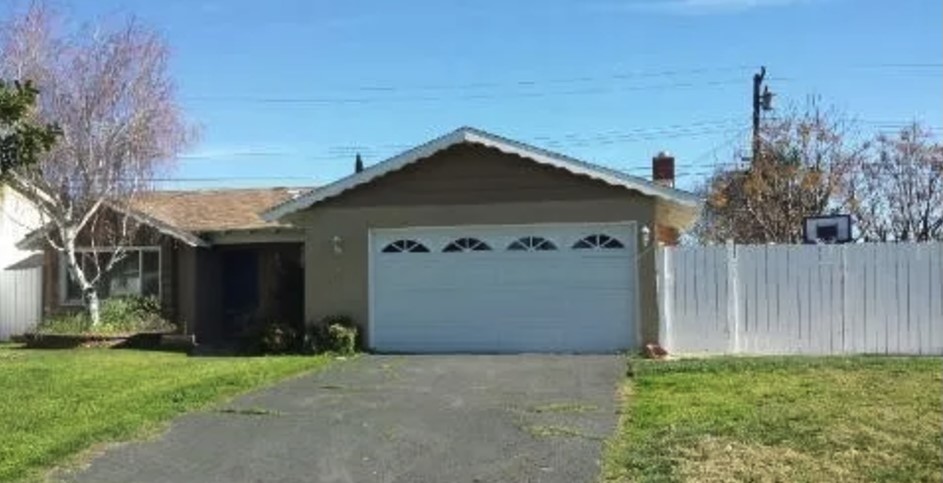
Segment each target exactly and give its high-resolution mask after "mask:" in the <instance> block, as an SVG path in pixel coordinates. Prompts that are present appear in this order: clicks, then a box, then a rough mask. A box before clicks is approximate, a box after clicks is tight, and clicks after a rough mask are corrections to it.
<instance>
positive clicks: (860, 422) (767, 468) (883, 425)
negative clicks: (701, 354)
mask: <svg viewBox="0 0 943 483" xmlns="http://www.w3.org/2000/svg"><path fill="white" fill-rule="evenodd" d="M630 365H631V367H632V368H633V371H634V377H630V378H629V379H628V381H627V382H626V384H625V387H624V395H625V402H624V404H625V407H624V413H623V417H622V421H621V423H620V428H619V430H618V432H617V434H616V435H615V436H614V437H613V439H612V440H611V441H610V442H609V443H608V446H607V450H606V456H605V469H604V475H603V479H604V481H698V482H710V481H731V482H732V481H758V482H759V481H783V482H785V481H789V482H791V481H799V482H801V481H809V482H813V481H814V482H818V481H900V482H904V481H907V482H910V481H934V482H939V481H941V477H943V476H941V475H943V463H941V457H940V451H941V444H943V440H941V437H943V429H941V428H943V392H941V391H943V360H941V359H940V358H879V357H856V358H763V359H759V358H756V359H753V358H750V359H748V358H720V359H709V360H679V361H671V362H657V361H636V360H632V361H631V364H630Z"/></svg>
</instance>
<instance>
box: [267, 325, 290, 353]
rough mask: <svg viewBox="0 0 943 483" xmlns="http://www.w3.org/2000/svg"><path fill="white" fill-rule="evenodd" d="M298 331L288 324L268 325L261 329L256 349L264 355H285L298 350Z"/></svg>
mask: <svg viewBox="0 0 943 483" xmlns="http://www.w3.org/2000/svg"><path fill="white" fill-rule="evenodd" d="M298 342H299V337H298V331H296V330H295V329H294V327H292V326H290V325H288V324H279V323H270V324H266V325H265V327H263V328H262V333H261V336H260V338H259V347H258V349H259V350H260V351H261V352H262V353H265V354H285V353H288V352H295V351H297V350H298V346H299V344H298Z"/></svg>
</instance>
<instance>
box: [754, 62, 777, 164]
mask: <svg viewBox="0 0 943 483" xmlns="http://www.w3.org/2000/svg"><path fill="white" fill-rule="evenodd" d="M765 79H766V67H765V66H764V67H760V71H759V72H758V73H756V74H753V156H752V159H753V163H754V164H755V163H756V161H757V160H758V159H759V157H760V149H761V145H760V144H761V141H760V117H761V112H762V111H770V110H772V109H773V93H772V92H770V91H769V86H766V85H763V81H764V80H765Z"/></svg>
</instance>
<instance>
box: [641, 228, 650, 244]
mask: <svg viewBox="0 0 943 483" xmlns="http://www.w3.org/2000/svg"><path fill="white" fill-rule="evenodd" d="M641 232H642V248H648V244H649V243H651V237H652V229H651V228H649V227H648V225H642V230H641Z"/></svg>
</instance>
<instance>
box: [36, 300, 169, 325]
mask: <svg viewBox="0 0 943 483" xmlns="http://www.w3.org/2000/svg"><path fill="white" fill-rule="evenodd" d="M99 316H100V322H99V325H98V326H97V327H92V320H91V318H90V317H89V316H88V313H87V312H86V311H84V310H82V311H80V312H74V313H67V314H60V315H56V316H53V317H49V318H47V319H46V320H44V321H43V322H42V323H40V324H39V327H38V328H37V332H39V333H42V334H131V333H139V332H172V331H174V329H175V327H174V325H173V324H171V323H170V322H167V321H166V320H164V319H163V317H161V314H160V302H159V301H158V300H157V299H156V298H154V297H116V298H111V299H107V300H104V301H102V304H101V309H100V311H99Z"/></svg>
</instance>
